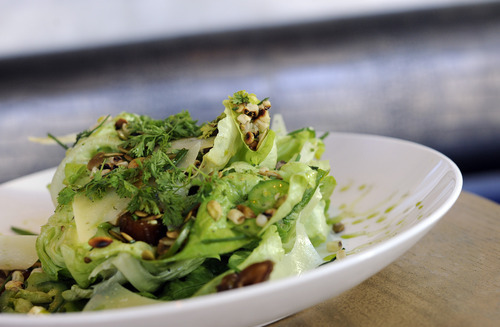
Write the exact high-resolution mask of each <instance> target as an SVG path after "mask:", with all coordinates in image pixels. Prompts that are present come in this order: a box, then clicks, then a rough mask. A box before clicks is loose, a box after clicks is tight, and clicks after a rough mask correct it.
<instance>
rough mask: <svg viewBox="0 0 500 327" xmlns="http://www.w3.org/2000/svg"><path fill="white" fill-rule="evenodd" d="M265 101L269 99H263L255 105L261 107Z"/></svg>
mask: <svg viewBox="0 0 500 327" xmlns="http://www.w3.org/2000/svg"><path fill="white" fill-rule="evenodd" d="M266 100H269V97H267V98H264V99H263V100H262V101H261V102H259V103H257V105H258V106H260V105H261V104H262V103H264V101H266Z"/></svg>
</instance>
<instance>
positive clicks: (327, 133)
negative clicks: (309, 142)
mask: <svg viewBox="0 0 500 327" xmlns="http://www.w3.org/2000/svg"><path fill="white" fill-rule="evenodd" d="M329 134H330V132H326V133H325V134H323V135H321V136H320V137H319V139H320V140H321V141H323V140H324V139H326V138H327V136H328V135H329Z"/></svg>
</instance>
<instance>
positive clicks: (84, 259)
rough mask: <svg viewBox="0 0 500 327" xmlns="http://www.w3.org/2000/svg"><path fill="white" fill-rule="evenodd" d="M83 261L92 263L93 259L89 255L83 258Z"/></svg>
mask: <svg viewBox="0 0 500 327" xmlns="http://www.w3.org/2000/svg"><path fill="white" fill-rule="evenodd" d="M83 262H85V263H91V262H92V259H90V258H89V257H85V258H83Z"/></svg>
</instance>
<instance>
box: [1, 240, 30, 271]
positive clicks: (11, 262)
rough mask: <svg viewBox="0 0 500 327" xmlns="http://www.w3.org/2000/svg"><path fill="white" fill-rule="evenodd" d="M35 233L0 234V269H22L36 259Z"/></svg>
mask: <svg viewBox="0 0 500 327" xmlns="http://www.w3.org/2000/svg"><path fill="white" fill-rule="evenodd" d="M36 238H37V236H36V235H0V269H2V270H24V269H28V268H29V267H31V266H33V264H34V263H35V262H36V261H37V260H38V255H37V253H36V246H35V243H36Z"/></svg>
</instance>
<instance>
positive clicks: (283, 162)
mask: <svg viewBox="0 0 500 327" xmlns="http://www.w3.org/2000/svg"><path fill="white" fill-rule="evenodd" d="M284 165H286V161H285V160H280V161H278V162H277V163H276V170H280V169H281V167H283V166H284Z"/></svg>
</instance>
